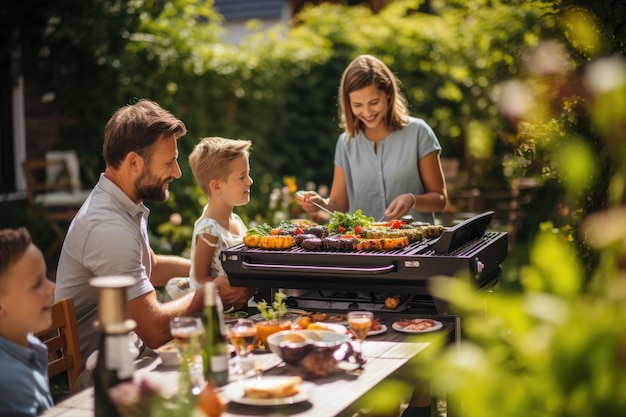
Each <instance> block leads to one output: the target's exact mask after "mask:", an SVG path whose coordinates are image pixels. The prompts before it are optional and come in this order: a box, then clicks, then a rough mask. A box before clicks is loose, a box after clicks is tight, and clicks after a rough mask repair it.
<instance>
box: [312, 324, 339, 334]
mask: <svg viewBox="0 0 626 417" xmlns="http://www.w3.org/2000/svg"><path fill="white" fill-rule="evenodd" d="M317 323H318V324H321V325H322V326H326V328H327V329H328V330H332V331H333V332H337V333H341V334H344V333H345V332H346V331H347V330H348V329H347V328H346V326H344V325H343V324H337V323H326V322H323V321H320V322H317ZM311 330H321V331H324V329H311Z"/></svg>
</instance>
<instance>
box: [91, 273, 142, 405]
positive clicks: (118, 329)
mask: <svg viewBox="0 0 626 417" xmlns="http://www.w3.org/2000/svg"><path fill="white" fill-rule="evenodd" d="M134 283H135V280H134V278H132V277H99V278H94V279H92V280H91V281H90V284H91V285H92V286H94V287H96V288H98V320H97V321H96V323H94V325H95V326H96V327H97V328H98V330H99V331H100V342H99V347H98V349H99V350H98V360H97V362H96V368H95V369H94V371H93V385H94V406H95V407H94V410H95V416H96V417H105V416H106V417H117V416H119V415H120V414H119V412H118V410H117V408H116V407H115V405H114V404H113V402H112V401H111V399H110V397H109V389H110V388H112V387H114V386H116V385H118V384H120V383H122V382H128V381H131V380H132V378H133V372H134V370H135V365H134V360H135V353H136V351H135V348H134V344H133V341H132V336H131V332H132V331H133V330H134V329H135V322H134V321H133V320H129V319H128V307H127V301H126V288H128V287H130V286H131V285H133V284H134Z"/></svg>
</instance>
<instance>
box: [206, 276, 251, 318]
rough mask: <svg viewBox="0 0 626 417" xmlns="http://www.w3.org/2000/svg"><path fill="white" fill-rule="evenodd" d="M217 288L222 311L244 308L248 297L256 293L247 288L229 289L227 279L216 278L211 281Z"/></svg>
mask: <svg viewBox="0 0 626 417" xmlns="http://www.w3.org/2000/svg"><path fill="white" fill-rule="evenodd" d="M213 282H215V285H216V286H217V291H218V293H219V295H220V298H221V299H222V304H224V310H228V309H229V308H231V307H234V308H235V309H239V308H242V307H245V306H246V304H247V303H248V300H249V299H250V297H252V296H253V295H254V294H255V293H256V292H257V289H256V288H248V287H231V286H230V282H229V281H228V277H218V278H215V279H214V280H213Z"/></svg>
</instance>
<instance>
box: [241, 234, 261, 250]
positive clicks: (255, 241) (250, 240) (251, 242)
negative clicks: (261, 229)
mask: <svg viewBox="0 0 626 417" xmlns="http://www.w3.org/2000/svg"><path fill="white" fill-rule="evenodd" d="M243 244H244V245H246V246H247V247H249V248H256V247H258V246H259V245H260V244H261V236H259V235H245V236H244V237H243Z"/></svg>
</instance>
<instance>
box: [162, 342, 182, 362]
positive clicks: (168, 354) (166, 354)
mask: <svg viewBox="0 0 626 417" xmlns="http://www.w3.org/2000/svg"><path fill="white" fill-rule="evenodd" d="M156 353H157V354H158V355H159V357H160V358H161V362H162V363H163V365H165V366H179V365H180V364H181V362H182V358H181V356H180V351H179V350H178V346H177V345H176V342H175V341H173V340H172V341H171V342H168V343H166V344H164V345H163V346H161V347H160V348H158V349H157V350H156Z"/></svg>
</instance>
